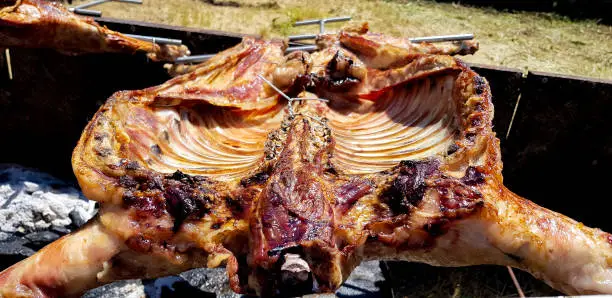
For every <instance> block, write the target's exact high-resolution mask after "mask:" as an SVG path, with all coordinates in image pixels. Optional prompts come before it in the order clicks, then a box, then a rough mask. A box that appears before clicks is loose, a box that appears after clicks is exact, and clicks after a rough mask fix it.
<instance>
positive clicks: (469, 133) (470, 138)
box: [465, 132, 476, 142]
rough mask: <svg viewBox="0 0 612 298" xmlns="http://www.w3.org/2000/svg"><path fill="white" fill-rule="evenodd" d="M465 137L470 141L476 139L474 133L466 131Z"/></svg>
mask: <svg viewBox="0 0 612 298" xmlns="http://www.w3.org/2000/svg"><path fill="white" fill-rule="evenodd" d="M465 138H466V139H467V140H468V141H470V142H474V140H476V133H473V132H468V133H466V134H465Z"/></svg>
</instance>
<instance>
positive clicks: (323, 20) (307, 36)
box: [289, 16, 352, 41]
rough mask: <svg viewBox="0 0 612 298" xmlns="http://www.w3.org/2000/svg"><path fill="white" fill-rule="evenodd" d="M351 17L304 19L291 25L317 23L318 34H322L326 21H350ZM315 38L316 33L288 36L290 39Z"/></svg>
mask: <svg viewBox="0 0 612 298" xmlns="http://www.w3.org/2000/svg"><path fill="white" fill-rule="evenodd" d="M351 19H352V17H351V16H344V17H331V18H323V19H316V20H305V21H298V22H295V23H294V24H293V26H305V25H315V24H319V34H323V33H325V24H326V23H333V22H346V21H350V20H351ZM315 38H317V34H302V35H292V36H289V40H290V41H296V40H308V39H315Z"/></svg>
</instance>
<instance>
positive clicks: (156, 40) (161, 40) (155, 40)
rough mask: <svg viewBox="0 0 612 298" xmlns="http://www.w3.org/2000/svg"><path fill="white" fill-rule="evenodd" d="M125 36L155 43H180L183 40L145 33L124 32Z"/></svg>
mask: <svg viewBox="0 0 612 298" xmlns="http://www.w3.org/2000/svg"><path fill="white" fill-rule="evenodd" d="M124 35H125V36H128V37H131V38H136V39H140V40H144V41H148V42H152V43H156V44H172V45H182V44H183V41H182V40H180V39H172V38H164V37H156V36H147V35H136V34H124Z"/></svg>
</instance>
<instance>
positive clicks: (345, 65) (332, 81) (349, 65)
mask: <svg viewBox="0 0 612 298" xmlns="http://www.w3.org/2000/svg"><path fill="white" fill-rule="evenodd" d="M354 65H355V61H353V59H351V58H350V57H347V56H345V55H343V54H342V53H341V52H340V51H337V52H336V54H335V55H334V57H333V58H332V59H331V60H330V61H329V63H328V64H327V66H326V72H325V76H316V75H314V74H311V75H310V78H309V81H308V84H307V85H306V88H307V89H309V87H310V89H312V87H314V89H315V93H318V92H317V91H316V90H321V91H326V92H327V91H331V92H347V91H350V90H351V89H353V88H355V87H357V86H358V85H359V84H360V83H361V80H360V79H359V78H356V77H354V76H353V75H352V74H351V72H352V71H353V69H354V67H355V66H354Z"/></svg>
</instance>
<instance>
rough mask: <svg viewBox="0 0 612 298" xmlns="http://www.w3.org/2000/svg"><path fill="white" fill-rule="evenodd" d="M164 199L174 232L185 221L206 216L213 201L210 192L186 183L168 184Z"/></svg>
mask: <svg viewBox="0 0 612 298" xmlns="http://www.w3.org/2000/svg"><path fill="white" fill-rule="evenodd" d="M190 181H191V180H190ZM164 197H165V198H166V208H167V209H168V213H170V214H171V215H172V216H173V217H174V220H175V221H174V230H175V231H177V230H178V229H179V228H180V226H181V225H182V223H183V221H184V220H185V219H187V218H189V217H194V218H200V217H202V216H204V215H205V214H207V213H208V212H209V211H210V209H211V208H212V202H213V201H214V198H213V194H212V192H210V191H209V190H207V189H203V188H201V187H199V186H194V185H193V184H187V183H169V185H166V187H165V190H164Z"/></svg>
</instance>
